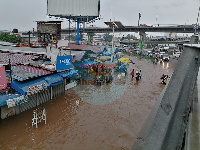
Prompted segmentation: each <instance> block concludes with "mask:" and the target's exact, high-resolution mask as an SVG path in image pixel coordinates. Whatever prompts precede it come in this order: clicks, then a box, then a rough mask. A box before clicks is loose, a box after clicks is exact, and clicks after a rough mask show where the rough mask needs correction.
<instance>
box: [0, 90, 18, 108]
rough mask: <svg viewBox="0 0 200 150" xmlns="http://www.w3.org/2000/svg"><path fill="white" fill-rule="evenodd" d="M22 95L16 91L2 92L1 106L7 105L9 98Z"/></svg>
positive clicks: (0, 97) (0, 96)
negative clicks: (11, 92) (12, 92)
mask: <svg viewBox="0 0 200 150" xmlns="http://www.w3.org/2000/svg"><path fill="white" fill-rule="evenodd" d="M20 96H22V95H21V94H20V93H18V92H16V93H14V94H1V95H0V107H3V106H6V105H7V102H6V100H8V99H13V98H17V97H20Z"/></svg>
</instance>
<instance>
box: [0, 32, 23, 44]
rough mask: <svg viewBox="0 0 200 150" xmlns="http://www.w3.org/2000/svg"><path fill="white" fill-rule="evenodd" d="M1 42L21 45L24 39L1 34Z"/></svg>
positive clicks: (13, 35)
mask: <svg viewBox="0 0 200 150" xmlns="http://www.w3.org/2000/svg"><path fill="white" fill-rule="evenodd" d="M0 41H5V42H11V43H20V42H22V38H21V37H20V36H18V35H15V34H12V35H10V34H9V33H1V34H0Z"/></svg>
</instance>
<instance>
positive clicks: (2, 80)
mask: <svg viewBox="0 0 200 150" xmlns="http://www.w3.org/2000/svg"><path fill="white" fill-rule="evenodd" d="M6 88H7V80H6V71H5V67H4V66H2V67H0V90H3V89H6Z"/></svg>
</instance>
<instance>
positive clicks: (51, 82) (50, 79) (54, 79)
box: [42, 74, 63, 88]
mask: <svg viewBox="0 0 200 150" xmlns="http://www.w3.org/2000/svg"><path fill="white" fill-rule="evenodd" d="M42 78H43V79H44V80H45V81H46V82H47V83H48V86H47V87H48V88H50V87H52V86H56V85H58V84H61V83H62V82H63V78H62V77H61V76H59V75H57V74H52V75H48V76H45V77H42Z"/></svg>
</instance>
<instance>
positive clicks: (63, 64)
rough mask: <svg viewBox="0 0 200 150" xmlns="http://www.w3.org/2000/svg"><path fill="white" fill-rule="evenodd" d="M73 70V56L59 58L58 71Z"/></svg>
mask: <svg viewBox="0 0 200 150" xmlns="http://www.w3.org/2000/svg"><path fill="white" fill-rule="evenodd" d="M70 68H72V55H67V56H57V63H56V70H65V69H70Z"/></svg>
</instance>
